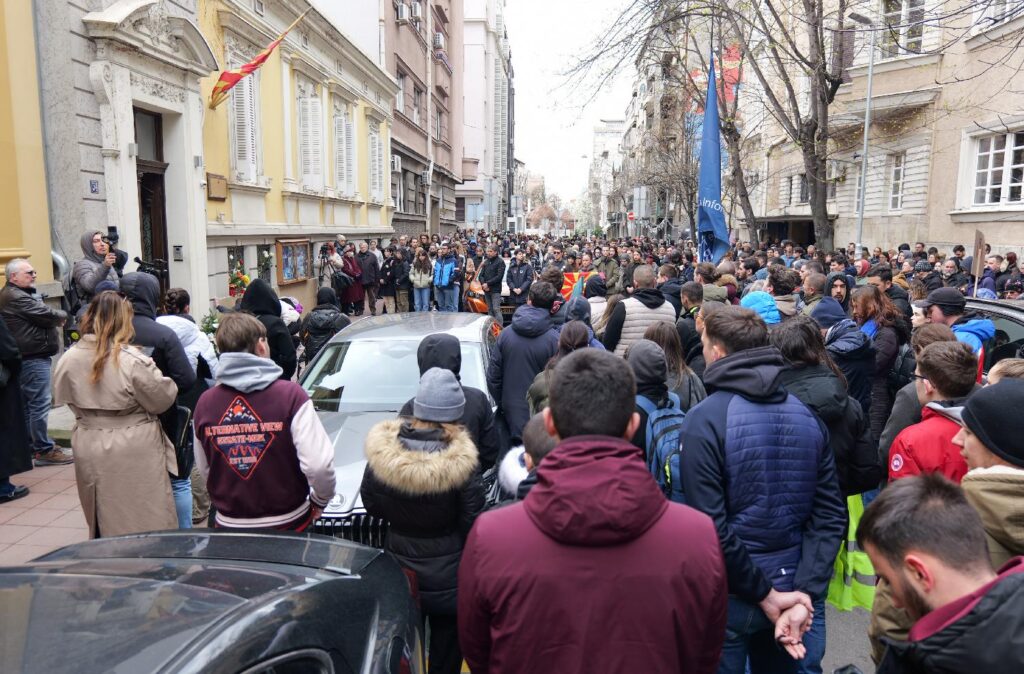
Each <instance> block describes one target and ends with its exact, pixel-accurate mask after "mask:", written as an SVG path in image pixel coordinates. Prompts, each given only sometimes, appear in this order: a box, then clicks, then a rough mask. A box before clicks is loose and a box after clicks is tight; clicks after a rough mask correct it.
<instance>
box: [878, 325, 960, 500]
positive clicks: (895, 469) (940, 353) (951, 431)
mask: <svg viewBox="0 0 1024 674" xmlns="http://www.w3.org/2000/svg"><path fill="white" fill-rule="evenodd" d="M977 371H978V359H977V358H976V357H975V356H974V354H973V353H972V352H971V347H969V346H967V345H966V344H963V343H961V342H935V343H933V344H929V345H928V346H926V347H925V348H924V349H922V351H921V353H920V355H919V356H918V357H917V370H916V372H915V373H914V384H915V385H916V387H917V399H918V400H919V401H920V402H921V404H922V406H923V408H922V410H921V421H920V422H919V423H916V424H914V425H912V426H908V427H907V428H905V429H903V430H902V431H900V433H899V435H897V436H896V439H895V440H893V441H892V446H891V447H890V448H889V463H888V465H889V480H890V481H892V480H898V479H901V478H905V477H909V476H911V475H918V474H920V473H942V474H943V475H945V476H946V477H947V478H949V479H950V480H953V481H954V482H959V481H960V478H962V477H963V476H964V474H965V473H966V472H967V464H966V463H964V460H963V457H961V456H960V453H959V451H958V450H957V448H956V446H954V445H953V436H955V435H956V434H957V432H959V430H960V427H959V426H957V424H956V423H955V422H954V421H951V420H950V419H949V418H948V416H947V415H946V414H944V413H943V411H944V409H945V408H947V407H956V406H959V405H961V404H963V401H964V399H966V398H967V396H968V395H969V394H970V393H971V391H972V390H973V389H974V380H975V377H976V375H977Z"/></svg>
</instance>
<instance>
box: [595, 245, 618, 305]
mask: <svg viewBox="0 0 1024 674" xmlns="http://www.w3.org/2000/svg"><path fill="white" fill-rule="evenodd" d="M594 269H596V270H597V273H598V274H600V275H601V276H603V277H604V284H605V285H606V286H608V294H609V295H615V294H617V293H619V292H622V290H621V288H622V268H621V267H619V263H618V261H617V260H616V259H615V255H614V251H613V250H612V247H611V246H605V247H604V248H602V249H601V259H600V260H598V261H597V263H596V264H595V265H594Z"/></svg>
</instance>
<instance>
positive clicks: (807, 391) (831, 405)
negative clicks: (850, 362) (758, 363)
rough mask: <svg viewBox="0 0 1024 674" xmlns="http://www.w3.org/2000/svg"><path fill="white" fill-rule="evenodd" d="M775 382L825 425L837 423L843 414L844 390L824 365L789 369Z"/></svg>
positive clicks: (844, 410)
mask: <svg viewBox="0 0 1024 674" xmlns="http://www.w3.org/2000/svg"><path fill="white" fill-rule="evenodd" d="M779 381H780V382H781V383H782V386H783V387H784V388H785V389H786V390H787V391H789V392H790V393H792V394H793V395H795V396H796V397H797V398H799V399H800V400H801V401H803V403H804V404H805V405H807V406H808V407H810V408H811V409H813V410H814V412H815V414H817V415H818V416H819V417H821V420H822V421H824V422H825V423H826V424H830V423H832V422H834V421H837V420H839V419H840V418H842V416H843V414H844V413H845V412H846V399H847V393H846V387H845V386H843V383H842V382H841V381H839V377H837V376H836V374H835V373H834V372H833V371H832V370H830V369H829V368H828V367H827V366H825V365H810V366H803V367H790V368H788V369H786V370H784V371H783V372H782V376H781V377H780V378H779Z"/></svg>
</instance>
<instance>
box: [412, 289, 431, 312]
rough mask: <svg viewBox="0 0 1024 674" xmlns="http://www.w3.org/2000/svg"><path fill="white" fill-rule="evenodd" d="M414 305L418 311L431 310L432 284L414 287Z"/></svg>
mask: <svg viewBox="0 0 1024 674" xmlns="http://www.w3.org/2000/svg"><path fill="white" fill-rule="evenodd" d="M412 299H413V305H414V306H415V307H416V311H430V286H427V287H426V288H413V289H412Z"/></svg>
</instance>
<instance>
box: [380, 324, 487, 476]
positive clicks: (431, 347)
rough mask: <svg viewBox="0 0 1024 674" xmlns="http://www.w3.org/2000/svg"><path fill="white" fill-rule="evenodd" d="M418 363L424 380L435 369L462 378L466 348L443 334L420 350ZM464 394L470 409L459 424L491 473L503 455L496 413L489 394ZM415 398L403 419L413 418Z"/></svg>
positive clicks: (404, 410)
mask: <svg viewBox="0 0 1024 674" xmlns="http://www.w3.org/2000/svg"><path fill="white" fill-rule="evenodd" d="M416 359H417V361H418V364H419V367H420V376H421V377H422V376H423V374H424V373H425V372H426V371H427V370H429V369H430V368H432V367H439V368H441V369H442V370H448V371H449V372H451V373H452V374H454V375H455V378H456V379H458V378H459V372H460V371H461V370H462V348H461V347H460V345H459V340H458V339H457V338H455V337H454V336H452V335H448V334H444V333H439V334H436V335H427V336H426V337H424V338H423V341H421V342H420V345H419V348H418V349H417V350H416ZM462 394H463V395H464V396H466V409H465V411H464V412H463V413H462V419H460V420H459V423H460V424H462V425H463V426H465V427H466V431H467V432H469V437H470V439H472V440H473V444H474V445H476V448H477V451H478V452H479V454H480V468H481V469H482V470H487V469H488V468H490V467H491V466H493V465H494V464H495V463H496V462H497V461H498V457H499V456H501V455H502V453H503V452H502V451H501V449H502V448H501V442H500V441H499V439H498V431H497V430H496V429H495V427H494V410H493V409H491V399H490V398H488V397H487V394H486V393H485V392H483V391H481V390H479V389H475V388H473V387H472V386H463V387H462ZM413 400H415V398H413V399H411V400H409V401H408V402H407V403H405V405H403V406H402V411H401V412H399V415H401V416H403V417H411V416H412V405H413Z"/></svg>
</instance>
